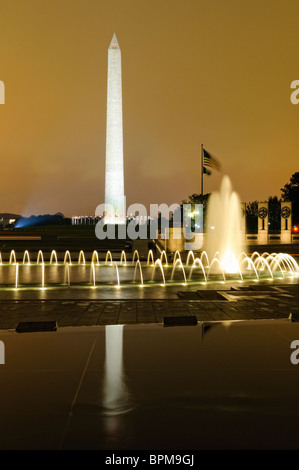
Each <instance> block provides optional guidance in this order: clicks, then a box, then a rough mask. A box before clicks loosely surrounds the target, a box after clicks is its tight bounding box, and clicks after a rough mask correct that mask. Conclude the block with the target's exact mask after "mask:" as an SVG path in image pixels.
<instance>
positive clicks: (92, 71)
mask: <svg viewBox="0 0 299 470" xmlns="http://www.w3.org/2000/svg"><path fill="white" fill-rule="evenodd" d="M298 25H299V2H298V0H184V1H183V0H151V1H148V0H110V1H108V0H105V1H104V0H103V1H102V0H50V1H49V0H26V1H24V0H0V80H2V81H3V82H4V83H5V87H6V104H5V105H1V106H0V158H1V185H0V192H1V205H0V212H4V211H7V212H16V213H20V214H23V215H30V214H40V213H49V212H50V213H55V212H57V211H61V212H63V213H64V214H65V215H67V216H71V215H79V214H91V215H92V214H94V212H95V208H96V206H97V205H98V204H100V203H103V202H104V175H105V135H106V92H107V88H106V87H107V85H106V80H107V50H108V47H109V44H110V41H111V39H112V36H113V33H114V32H115V33H116V35H117V39H118V41H119V44H120V47H121V51H122V67H123V68H122V77H123V121H124V159H125V160H124V161H125V194H126V196H127V202H128V203H129V204H130V203H134V202H136V203H143V204H145V205H149V204H150V203H162V202H165V203H174V202H178V203H180V202H181V201H182V199H185V198H187V197H188V196H189V195H191V194H192V193H195V192H200V146H201V144H204V147H205V148H206V149H207V150H208V151H209V152H211V153H212V154H214V155H215V157H217V158H218V159H219V160H220V162H221V163H222V166H223V168H224V173H226V174H228V175H230V177H231V179H232V184H233V186H234V188H235V189H236V190H237V191H238V193H239V195H240V197H241V199H242V201H244V202H246V201H247V202H249V201H252V200H255V199H259V200H264V199H266V198H268V196H270V195H272V196H274V195H278V196H280V188H281V187H282V186H283V185H284V184H285V183H287V182H288V180H289V178H290V176H291V175H292V174H293V173H294V172H295V171H299V167H298V156H299V148H298V134H299V133H298V124H299V104H298V105H293V104H292V103H291V101H290V95H291V92H292V90H291V89H290V84H291V82H292V81H293V80H299V66H298V44H299V26H298ZM220 179H221V175H220V174H218V173H217V172H215V171H213V174H212V175H211V176H209V177H207V176H206V177H205V183H204V184H205V187H204V190H205V192H210V191H213V190H215V189H217V188H218V186H219V183H220Z"/></svg>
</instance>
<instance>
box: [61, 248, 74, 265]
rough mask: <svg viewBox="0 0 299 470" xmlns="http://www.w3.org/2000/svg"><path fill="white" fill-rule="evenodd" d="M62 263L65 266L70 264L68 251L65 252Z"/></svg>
mask: <svg viewBox="0 0 299 470" xmlns="http://www.w3.org/2000/svg"><path fill="white" fill-rule="evenodd" d="M67 260H68V261H67ZM63 263H64V264H67V263H69V264H72V258H71V254H70V252H69V250H66V252H65V255H64V260H63Z"/></svg>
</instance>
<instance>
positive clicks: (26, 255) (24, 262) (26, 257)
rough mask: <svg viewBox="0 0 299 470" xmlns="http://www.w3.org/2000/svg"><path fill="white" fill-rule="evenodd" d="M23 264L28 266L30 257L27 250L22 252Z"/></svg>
mask: <svg viewBox="0 0 299 470" xmlns="http://www.w3.org/2000/svg"><path fill="white" fill-rule="evenodd" d="M26 260H27V263H26ZM23 264H30V256H29V251H28V250H26V251H25V252H24V256H23Z"/></svg>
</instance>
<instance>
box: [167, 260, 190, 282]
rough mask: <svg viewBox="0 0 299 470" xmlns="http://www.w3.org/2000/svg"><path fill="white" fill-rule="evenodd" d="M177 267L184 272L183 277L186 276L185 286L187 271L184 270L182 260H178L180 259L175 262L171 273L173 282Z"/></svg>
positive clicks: (185, 279)
mask: <svg viewBox="0 0 299 470" xmlns="http://www.w3.org/2000/svg"><path fill="white" fill-rule="evenodd" d="M177 266H178V267H179V268H181V270H182V272H183V276H184V282H185V284H187V278H186V273H185V269H184V266H183V263H182V260H181V259H180V258H178V259H177V260H176V261H175V263H174V265H173V268H172V273H171V280H172V281H173V277H174V273H175V270H176V268H177Z"/></svg>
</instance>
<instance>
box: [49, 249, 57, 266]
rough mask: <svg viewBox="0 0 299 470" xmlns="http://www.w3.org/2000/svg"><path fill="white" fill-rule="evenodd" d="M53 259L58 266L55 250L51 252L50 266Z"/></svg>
mask: <svg viewBox="0 0 299 470" xmlns="http://www.w3.org/2000/svg"><path fill="white" fill-rule="evenodd" d="M53 258H54V259H55V264H58V260H57V253H56V251H55V250H52V251H51V256H50V264H53Z"/></svg>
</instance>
